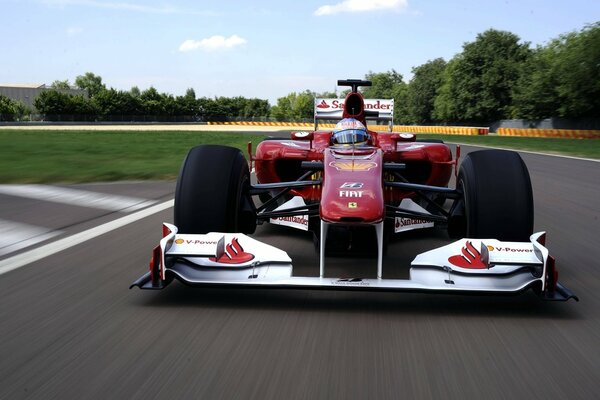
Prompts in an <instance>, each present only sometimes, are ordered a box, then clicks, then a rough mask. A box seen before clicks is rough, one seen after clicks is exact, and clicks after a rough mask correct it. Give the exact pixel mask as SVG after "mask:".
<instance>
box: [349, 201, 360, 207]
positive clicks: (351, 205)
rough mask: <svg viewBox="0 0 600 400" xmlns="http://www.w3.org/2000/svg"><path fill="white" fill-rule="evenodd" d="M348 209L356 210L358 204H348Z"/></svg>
mask: <svg viewBox="0 0 600 400" xmlns="http://www.w3.org/2000/svg"><path fill="white" fill-rule="evenodd" d="M348 208H358V203H355V202H350V203H348Z"/></svg>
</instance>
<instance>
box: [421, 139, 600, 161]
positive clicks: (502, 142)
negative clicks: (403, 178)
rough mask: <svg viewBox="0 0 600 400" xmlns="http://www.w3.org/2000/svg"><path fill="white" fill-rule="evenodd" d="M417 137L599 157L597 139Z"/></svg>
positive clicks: (599, 147)
mask: <svg viewBox="0 0 600 400" xmlns="http://www.w3.org/2000/svg"><path fill="white" fill-rule="evenodd" d="M417 137H418V138H431V139H442V140H444V141H445V142H449V143H462V144H473V145H479V146H490V147H498V148H505V149H515V150H527V151H535V152H540V153H548V154H560V155H565V156H572V157H582V158H593V159H600V140H598V139H551V138H530V137H514V136H496V135H482V136H469V135H429V134H418V135H417Z"/></svg>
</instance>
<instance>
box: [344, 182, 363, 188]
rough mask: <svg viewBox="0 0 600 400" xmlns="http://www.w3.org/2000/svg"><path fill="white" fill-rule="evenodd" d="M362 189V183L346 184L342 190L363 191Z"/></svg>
mask: <svg viewBox="0 0 600 400" xmlns="http://www.w3.org/2000/svg"><path fill="white" fill-rule="evenodd" d="M362 187H363V183H362V182H345V183H344V184H343V185H342V186H340V189H361V188H362Z"/></svg>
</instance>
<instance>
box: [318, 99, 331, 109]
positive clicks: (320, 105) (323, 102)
mask: <svg viewBox="0 0 600 400" xmlns="http://www.w3.org/2000/svg"><path fill="white" fill-rule="evenodd" d="M317 107H318V108H330V105H329V104H327V102H326V101H325V99H323V100H322V101H321V102H320V103H319V104H318V105H317Z"/></svg>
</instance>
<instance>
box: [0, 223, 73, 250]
mask: <svg viewBox="0 0 600 400" xmlns="http://www.w3.org/2000/svg"><path fill="white" fill-rule="evenodd" d="M61 233H62V231H53V230H51V229H48V228H42V227H40V226H34V225H29V224H22V223H20V222H13V221H7V220H4V219H0V256H3V255H5V254H9V253H13V252H15V251H17V250H21V249H24V248H25V247H29V246H32V245H34V244H36V243H39V242H43V241H44V240H47V239H50V238H52V237H54V236H57V235H60V234H61Z"/></svg>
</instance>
